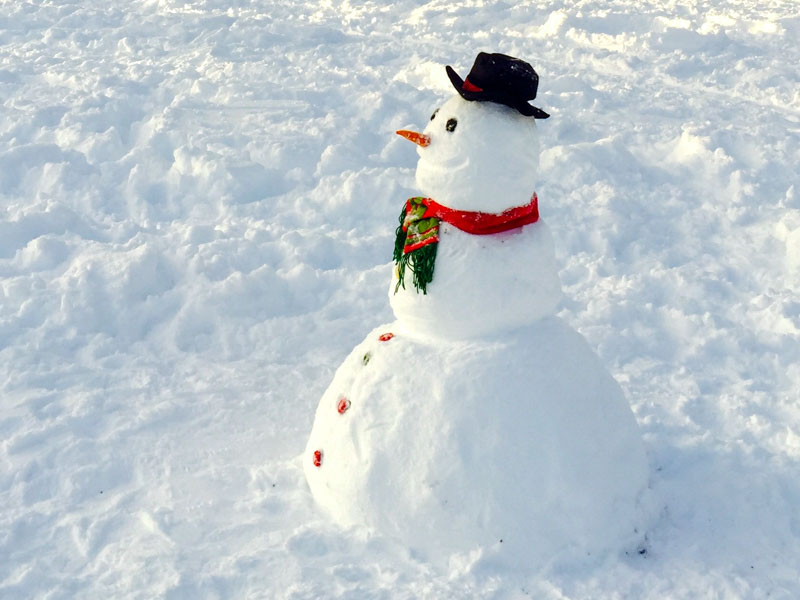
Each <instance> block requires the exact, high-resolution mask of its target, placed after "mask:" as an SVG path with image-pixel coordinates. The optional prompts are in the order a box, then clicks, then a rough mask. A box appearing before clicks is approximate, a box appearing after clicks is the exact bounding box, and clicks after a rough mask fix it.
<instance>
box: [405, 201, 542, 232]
mask: <svg viewBox="0 0 800 600" xmlns="http://www.w3.org/2000/svg"><path fill="white" fill-rule="evenodd" d="M422 203H423V204H424V205H425V212H424V214H423V215H422V216H421V217H420V218H423V219H427V218H430V217H435V218H437V219H441V220H442V221H444V222H445V223H450V224H451V225H453V226H454V227H456V228H458V229H460V230H461V231H464V232H466V233H471V234H473V235H489V234H492V233H500V232H502V231H508V230H509V229H515V228H517V227H522V226H523V225H529V224H530V223H535V222H536V221H538V220H539V199H538V198H537V197H536V193H534V194H533V196H532V197H531V201H530V202H529V203H528V204H525V205H524V206H516V207H514V208H509V209H508V210H504V211H503V212H501V213H486V212H480V211H471V210H456V209H454V208H448V207H447V206H443V205H441V204H439V203H438V202H436V201H435V200H433V199H431V198H423V199H422Z"/></svg>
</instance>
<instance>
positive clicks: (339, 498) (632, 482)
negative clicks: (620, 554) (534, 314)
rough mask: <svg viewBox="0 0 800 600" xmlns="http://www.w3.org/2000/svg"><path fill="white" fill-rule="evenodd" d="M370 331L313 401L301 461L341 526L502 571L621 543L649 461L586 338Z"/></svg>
mask: <svg viewBox="0 0 800 600" xmlns="http://www.w3.org/2000/svg"><path fill="white" fill-rule="evenodd" d="M397 325H398V323H397V322H395V323H392V324H389V325H385V326H383V327H380V328H378V329H376V330H374V331H373V332H371V333H370V334H369V335H368V336H367V337H366V339H365V340H364V341H363V342H362V343H361V344H359V345H358V346H356V348H355V349H354V350H353V351H352V352H351V353H350V355H349V356H348V357H347V359H346V360H345V361H344V363H343V364H342V365H341V367H340V368H339V369H338V371H337V372H336V375H335V376H334V378H333V381H332V382H331V385H330V386H329V387H328V389H327V391H326V392H325V394H324V395H323V397H322V399H321V401H320V404H319V407H318V409H317V413H316V417H315V420H314V427H313V430H312V432H311V436H310V438H309V441H308V445H307V447H306V451H305V455H304V458H303V467H304V470H305V474H306V477H307V479H308V483H309V485H310V487H311V491H312V493H313V496H314V498H315V500H316V502H317V503H318V504H319V505H320V506H321V507H322V508H323V509H324V511H325V512H326V513H327V514H328V515H329V516H330V517H331V518H332V519H333V520H334V521H335V522H336V523H338V524H340V525H342V526H345V527H348V526H366V527H369V528H371V529H373V530H374V531H376V532H378V533H381V534H383V535H387V536H390V537H393V538H395V539H398V540H400V541H401V542H403V543H405V544H406V545H408V547H409V548H411V549H412V550H414V551H415V552H417V553H418V554H420V555H422V556H424V557H425V558H426V559H427V560H429V561H431V562H433V563H437V562H444V564H445V565H446V564H447V560H448V559H449V557H451V556H453V555H458V554H464V553H470V552H474V551H478V552H480V553H483V554H484V555H485V556H490V557H492V559H493V560H496V561H497V562H499V563H500V564H507V565H509V566H513V567H520V566H526V565H527V566H529V567H534V566H541V565H542V564H546V563H550V562H551V561H553V559H554V558H556V557H558V556H567V555H578V556H580V555H583V554H585V553H587V552H589V553H596V552H600V551H603V550H606V549H609V550H614V549H625V548H630V549H631V550H633V549H634V548H636V546H637V544H639V543H641V541H642V539H643V534H642V532H643V525H644V523H645V513H644V510H643V507H644V504H643V500H644V495H645V493H646V489H647V464H646V460H645V454H644V449H643V446H642V442H641V439H640V436H639V431H638V428H637V424H636V421H635V419H634V417H633V414H632V413H631V411H630V408H629V407H628V404H627V402H626V401H625V399H624V397H623V395H622V392H621V390H620V388H619V386H618V385H617V383H616V382H615V381H614V379H613V378H612V377H611V376H610V375H609V374H608V373H607V372H606V371H605V369H604V368H603V367H602V365H601V364H600V362H599V360H598V359H597V357H596V356H595V355H594V353H593V352H592V351H591V349H590V348H589V346H588V344H587V343H586V341H585V340H584V339H583V338H582V337H581V336H580V334H578V333H577V332H575V331H573V330H572V329H571V328H569V327H568V326H567V325H566V324H565V323H564V322H563V321H561V320H560V319H558V318H557V317H549V318H546V319H543V320H542V321H540V322H539V323H537V324H536V325H535V326H530V327H524V328H520V329H519V330H517V331H515V332H513V333H509V334H507V335H504V336H502V337H498V338H496V339H493V340H483V341H480V342H478V341H474V340H472V341H470V340H462V341H442V340H439V341H430V340H421V339H419V338H413V337H409V336H406V335H404V334H402V333H394V332H395V331H397Z"/></svg>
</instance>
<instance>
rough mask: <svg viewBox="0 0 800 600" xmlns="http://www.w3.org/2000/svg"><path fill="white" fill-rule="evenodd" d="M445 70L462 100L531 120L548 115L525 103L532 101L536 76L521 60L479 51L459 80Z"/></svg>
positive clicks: (455, 75)
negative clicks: (497, 107)
mask: <svg viewBox="0 0 800 600" xmlns="http://www.w3.org/2000/svg"><path fill="white" fill-rule="evenodd" d="M445 68H446V69H447V76H448V77H450V81H451V82H452V83H453V86H454V87H455V88H456V91H457V92H458V93H459V94H461V97H462V98H464V100H470V101H472V100H478V101H483V102H497V103H498V104H505V105H506V106H510V107H511V108H516V109H517V110H518V111H519V112H521V113H522V114H523V115H525V116H526V117H533V118H534V119H546V118H547V117H549V116H550V115H548V114H547V113H546V112H544V111H543V110H542V109H541V108H536V107H535V106H531V105H530V104H528V100H533V99H534V98H536V88H538V87H539V76H538V75H537V74H536V71H534V70H533V67H532V66H530V65H529V64H528V63H526V62H525V61H524V60H520V59H518V58H514V57H512V56H506V55H505V54H487V53H486V52H480V53H479V54H478V56H477V58H475V64H474V65H472V69H471V70H470V72H469V75H467V78H466V79H464V80H463V81H462V79H461V77H459V76H458V74H457V73H456V72H455V71H454V70H453V68H452V67H451V66H450V65H447V67H445Z"/></svg>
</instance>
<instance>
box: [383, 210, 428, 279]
mask: <svg viewBox="0 0 800 600" xmlns="http://www.w3.org/2000/svg"><path fill="white" fill-rule="evenodd" d="M405 219H406V207H405V205H403V210H402V212H401V213H400V225H399V226H398V227H397V230H396V231H395V239H394V253H393V258H394V262H395V264H396V265H397V285H396V286H395V287H394V293H395V294H396V293H397V290H399V289H400V286H403V289H406V283H405V275H406V267H408V268H409V269H410V270H411V272H412V273H413V274H414V277H413V283H414V287H415V288H416V290H417V292H420V291H422V293H423V294H425V295H427V294H428V284H429V283H430V282H431V281H433V267H434V264H435V263H436V248H437V246H438V245H439V244H438V243H436V242H434V243H431V244H428V245H427V246H423V247H422V248H417V249H416V250H414V251H413V252H409V253H408V254H405V253H404V252H403V248H404V247H405V245H406V237H407V235H408V234H407V232H406V231H403V223H404V222H405Z"/></svg>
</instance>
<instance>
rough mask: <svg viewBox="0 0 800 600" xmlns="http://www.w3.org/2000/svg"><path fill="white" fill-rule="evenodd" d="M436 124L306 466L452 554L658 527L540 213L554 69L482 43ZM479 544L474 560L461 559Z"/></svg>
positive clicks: (618, 398)
mask: <svg viewBox="0 0 800 600" xmlns="http://www.w3.org/2000/svg"><path fill="white" fill-rule="evenodd" d="M447 74H448V76H449V78H450V80H451V82H452V84H453V86H454V88H455V90H456V92H457V94H456V95H454V96H453V97H452V98H450V99H449V100H448V101H447V102H445V103H444V104H443V105H442V106H441V107H440V108H439V109H437V110H436V111H434V113H433V114H432V116H431V118H430V122H429V123H428V124H427V126H426V127H425V129H424V130H423V131H422V132H421V133H420V132H414V131H409V130H401V131H398V132H397V133H398V134H400V135H402V136H403V137H405V138H407V139H408V140H410V141H412V142H414V143H415V144H416V145H417V152H418V154H419V162H418V165H417V170H416V183H417V186H418V188H419V190H420V192H421V195H420V196H418V197H414V198H411V199H409V200H407V201H406V203H405V204H404V206H403V210H402V212H401V215H400V220H399V224H398V227H397V232H396V234H397V237H396V243H395V249H394V262H395V268H394V273H393V276H392V280H391V282H390V286H389V299H390V303H391V307H392V310H393V312H394V314H395V317H396V319H397V320H396V321H394V322H393V323H389V324H386V325H382V326H381V327H378V328H377V329H375V330H374V331H372V332H371V333H369V334H368V335H367V336H366V338H365V339H364V341H363V342H361V343H360V344H359V345H358V346H356V348H355V349H354V350H353V351H352V352H351V353H350V355H349V356H348V357H347V358H346V359H345V361H344V363H343V364H342V365H341V366H340V367H339V369H338V370H337V372H336V374H335V376H334V378H333V381H332V382H331V384H330V386H329V387H328V389H327V390H326V392H325V393H324V394H323V396H322V398H321V400H320V403H319V407H318V409H317V412H316V416H315V420H314V425H313V429H312V432H311V436H310V438H309V441H308V445H307V447H306V451H305V454H304V456H303V466H304V471H305V474H306V478H307V480H308V483H309V486H310V488H311V491H312V494H313V496H314V498H315V500H316V502H317V503H318V504H319V505H320V506H321V507H322V508H323V509H324V511H325V512H326V513H327V514H328V515H329V516H330V517H331V518H332V519H333V520H334V521H335V522H337V523H339V524H340V525H343V526H345V527H348V526H361V527H367V528H369V529H371V530H373V531H375V532H377V533H379V534H382V535H386V536H389V537H392V538H395V539H397V540H400V541H401V542H402V543H404V544H406V545H407V546H408V547H409V548H411V549H412V550H413V552H414V553H415V554H416V555H419V556H422V557H424V558H425V559H426V560H430V561H432V562H435V563H441V562H443V563H444V564H445V565H447V564H448V563H450V564H453V563H452V562H451V561H454V560H455V561H456V563H458V564H462V563H463V560H464V557H465V556H469V557H473V559H474V558H476V557H477V558H483V559H486V560H492V561H495V562H499V563H501V564H507V565H509V566H512V567H513V568H516V569H519V568H536V567H540V566H542V565H543V564H549V563H551V562H552V561H553V560H557V559H559V558H560V557H566V556H576V555H577V556H581V555H585V554H587V553H589V554H591V553H597V552H602V551H618V550H626V551H628V550H630V549H633V548H636V547H637V545H638V544H640V543H641V541H642V539H643V529H642V527H643V525H644V524H645V521H646V517H647V515H646V512H647V511H646V510H645V508H644V507H645V505H646V501H645V499H646V495H647V479H648V472H647V464H646V459H645V453H644V449H643V445H642V442H641V438H640V435H639V432H638V428H637V424H636V421H635V418H634V416H633V414H632V412H631V410H630V407H629V406H628V404H627V402H626V400H625V398H624V396H623V394H622V391H621V389H620V388H619V386H618V385H617V383H616V382H615V381H614V379H613V378H612V377H611V376H610V374H609V373H608V372H607V371H606V370H605V369H604V368H603V366H602V365H601V363H600V361H599V359H598V358H597V357H596V356H595V354H594V353H593V352H592V350H591V349H590V348H589V346H588V344H587V343H586V341H585V340H584V339H583V338H582V337H581V335H580V334H578V333H577V332H575V331H574V330H572V329H571V328H570V327H569V326H568V325H567V324H566V323H564V322H563V321H562V320H561V319H559V318H558V317H557V316H555V312H556V309H557V306H558V304H559V302H560V300H561V295H562V293H561V287H560V283H559V279H558V269H557V265H556V261H555V256H554V249H553V241H552V237H551V233H550V231H549V229H548V227H547V225H546V224H545V223H544V222H543V221H542V220H541V219H540V216H539V206H538V197H537V196H536V193H535V185H536V181H537V177H538V172H537V170H538V155H539V145H538V135H537V131H536V120H537V119H544V118H547V117H548V116H549V115H548V114H547V113H545V112H544V111H543V110H541V109H539V108H536V107H534V106H532V105H530V104H529V101H530V100H532V99H534V98H535V97H536V92H537V87H538V75H537V74H536V72H535V71H534V69H533V68H532V67H531V65H529V64H528V63H526V62H524V61H521V60H519V59H515V58H512V57H509V56H506V55H502V54H487V53H483V52H482V53H480V54H479V55H478V57H477V58H476V60H475V63H474V65H473V67H472V69H471V70H470V72H469V74H468V76H467V77H466V78H465V79H463V80H462V79H461V78H460V77H459V76H458V74H457V73H456V72H455V71H454V70H453V69H452V68H451V67H449V66H448V67H447ZM459 561H461V562H459Z"/></svg>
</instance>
